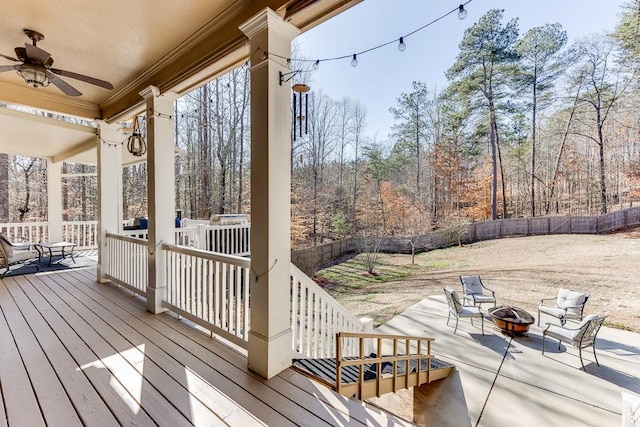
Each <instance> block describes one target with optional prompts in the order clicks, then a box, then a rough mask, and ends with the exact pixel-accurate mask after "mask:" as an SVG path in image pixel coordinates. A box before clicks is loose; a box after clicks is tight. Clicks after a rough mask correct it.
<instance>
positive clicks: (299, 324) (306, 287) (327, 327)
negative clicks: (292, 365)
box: [291, 264, 373, 358]
mask: <svg viewBox="0 0 640 427" xmlns="http://www.w3.org/2000/svg"><path fill="white" fill-rule="evenodd" d="M363 320H364V319H363ZM291 330H292V332H293V343H292V345H293V350H294V351H296V352H298V353H300V354H302V355H304V356H306V357H312V358H319V357H335V356H336V344H335V343H336V341H335V337H336V334H337V333H338V332H359V333H362V332H371V331H372V330H373V322H371V321H367V322H364V321H361V320H359V319H357V318H356V317H355V316H353V315H352V314H351V313H349V312H348V311H347V309H345V308H344V307H343V306H342V305H341V304H340V303H339V302H337V301H336V300H335V299H333V298H332V297H331V295H329V294H328V293H327V292H325V291H324V290H323V289H322V288H321V287H320V286H318V284H317V283H315V282H314V281H313V280H311V279H310V278H309V277H308V276H307V275H306V274H304V273H303V272H302V271H300V270H299V269H298V268H297V267H296V266H295V265H293V264H291ZM342 346H343V348H342V355H343V356H356V355H357V354H358V351H359V350H358V349H359V347H358V341H357V340H356V339H351V340H345V341H344V342H343V343H342Z"/></svg>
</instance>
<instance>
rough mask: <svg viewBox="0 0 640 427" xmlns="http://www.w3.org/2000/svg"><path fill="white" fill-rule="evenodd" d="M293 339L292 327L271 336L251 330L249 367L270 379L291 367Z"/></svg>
mask: <svg viewBox="0 0 640 427" xmlns="http://www.w3.org/2000/svg"><path fill="white" fill-rule="evenodd" d="M291 340H292V332H291V329H286V330H284V331H282V332H280V333H279V334H277V335H274V336H272V337H271V338H268V337H265V336H263V335H260V334H258V333H256V332H254V331H249V348H248V350H249V351H248V354H249V363H248V367H249V369H250V370H252V371H253V372H255V373H257V374H258V375H260V376H261V377H263V378H266V379H269V378H271V377H274V376H276V375H278V374H279V373H280V372H282V371H284V370H285V369H287V368H288V367H290V366H291V360H292V356H293V350H291Z"/></svg>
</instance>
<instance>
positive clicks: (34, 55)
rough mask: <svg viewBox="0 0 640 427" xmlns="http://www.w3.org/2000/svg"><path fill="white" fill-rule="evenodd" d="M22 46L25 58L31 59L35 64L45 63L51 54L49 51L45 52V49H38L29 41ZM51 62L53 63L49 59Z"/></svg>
mask: <svg viewBox="0 0 640 427" xmlns="http://www.w3.org/2000/svg"><path fill="white" fill-rule="evenodd" d="M24 47H25V49H26V50H27V58H29V59H30V60H31V61H33V62H35V63H37V64H42V65H46V64H47V61H49V59H50V58H51V54H50V53H49V52H47V51H46V50H43V49H40V48H39V47H37V46H34V45H32V44H29V43H25V44H24ZM51 63H53V60H52V61H51ZM49 65H50V64H49Z"/></svg>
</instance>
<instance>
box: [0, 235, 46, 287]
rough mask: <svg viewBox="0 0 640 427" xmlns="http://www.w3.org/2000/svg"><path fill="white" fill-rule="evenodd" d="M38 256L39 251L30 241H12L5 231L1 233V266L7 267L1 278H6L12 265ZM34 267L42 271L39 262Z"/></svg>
mask: <svg viewBox="0 0 640 427" xmlns="http://www.w3.org/2000/svg"><path fill="white" fill-rule="evenodd" d="M37 257H38V252H37V251H35V250H33V249H31V244H30V243H12V242H11V241H10V240H9V238H8V237H7V235H6V234H5V233H0V267H2V268H4V269H5V271H4V272H3V273H2V274H1V275H0V278H4V276H5V275H6V274H7V273H8V272H9V267H10V266H12V265H14V264H21V263H23V262H25V261H28V260H30V259H34V258H37ZM33 267H35V268H36V271H40V267H39V266H38V264H34V265H33Z"/></svg>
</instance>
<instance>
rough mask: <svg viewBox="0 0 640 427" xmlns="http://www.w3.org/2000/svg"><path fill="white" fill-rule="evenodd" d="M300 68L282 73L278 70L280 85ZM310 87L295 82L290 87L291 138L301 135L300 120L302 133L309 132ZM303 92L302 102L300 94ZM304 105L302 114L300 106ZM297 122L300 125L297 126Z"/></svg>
mask: <svg viewBox="0 0 640 427" xmlns="http://www.w3.org/2000/svg"><path fill="white" fill-rule="evenodd" d="M299 72H300V70H295V71H291V72H289V73H283V72H282V71H280V86H282V83H285V82H288V81H289V80H291V79H292V78H293V77H294V76H295V75H296V74H298V73H299ZM310 89H311V88H310V87H309V86H308V85H306V84H304V83H296V84H294V85H293V86H292V87H291V90H293V140H294V141H295V140H296V137H298V136H300V137H302V122H303V121H304V133H309V119H308V117H309V93H308V92H309V90H310ZM303 94H304V102H303V97H302V95H303ZM303 105H304V115H303V113H302V107H303ZM297 123H299V124H300V125H299V126H297Z"/></svg>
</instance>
